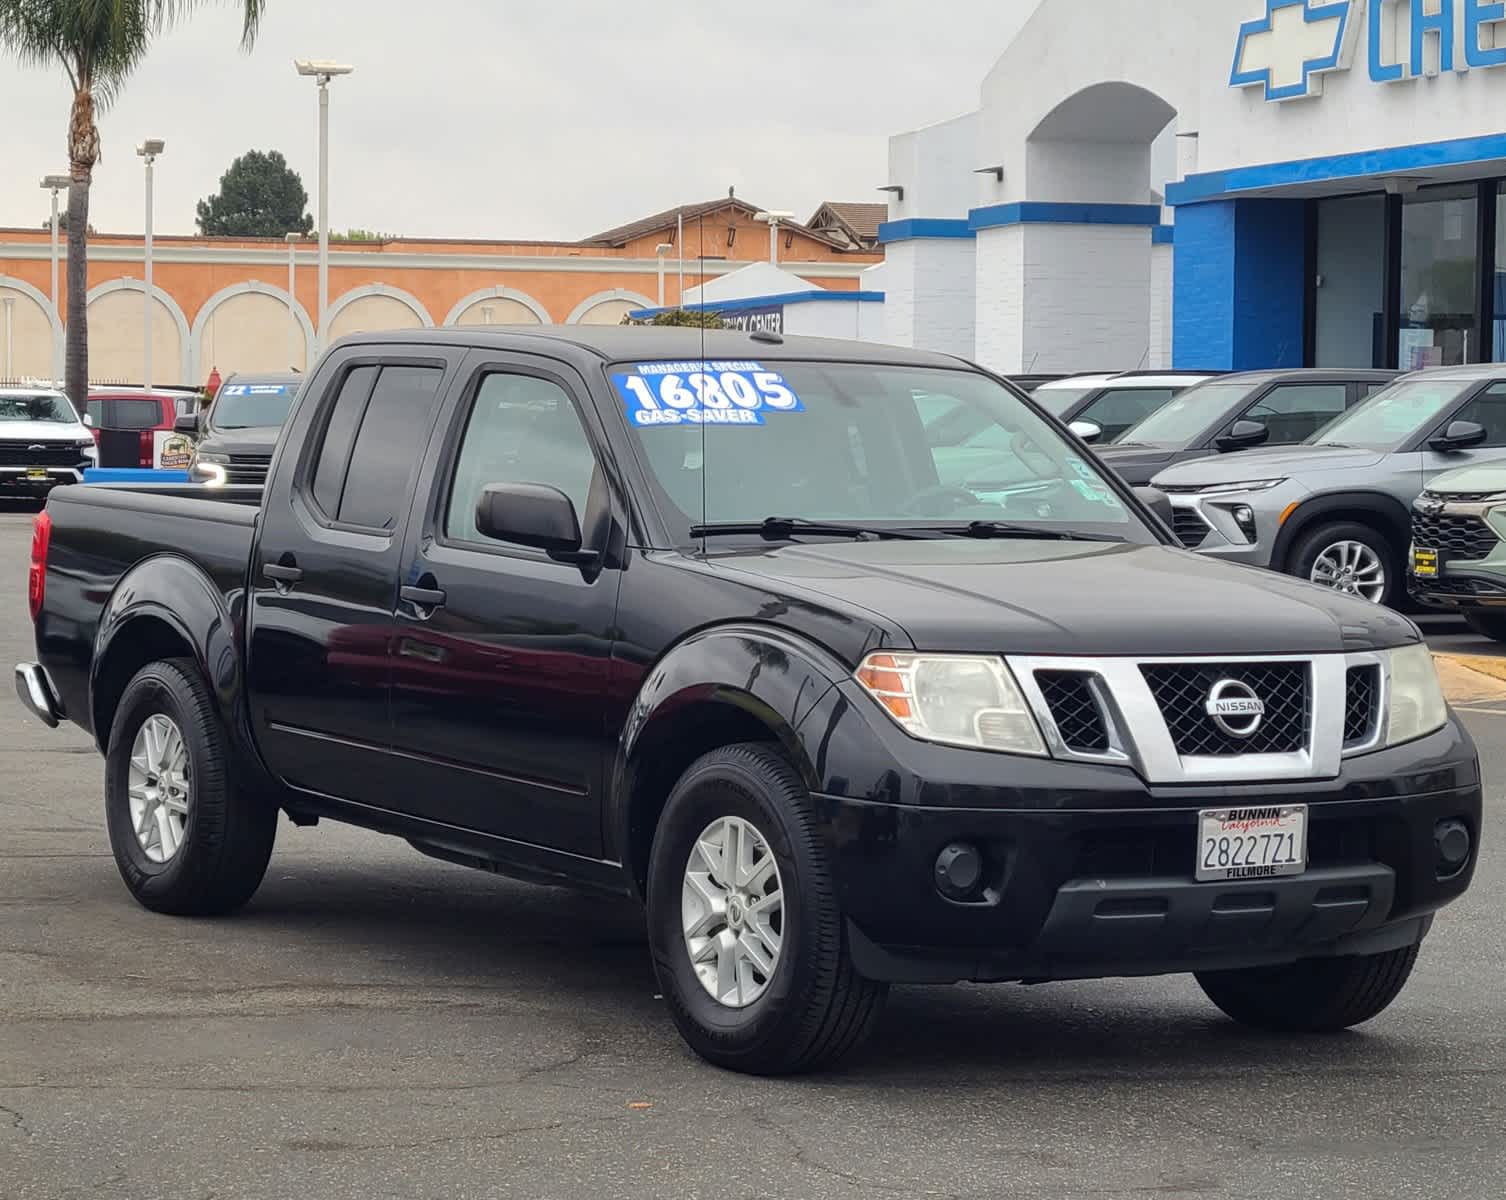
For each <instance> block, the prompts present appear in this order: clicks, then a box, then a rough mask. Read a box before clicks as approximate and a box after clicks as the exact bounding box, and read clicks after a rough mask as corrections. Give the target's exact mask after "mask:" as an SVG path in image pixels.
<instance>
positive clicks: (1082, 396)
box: [1032, 371, 1213, 446]
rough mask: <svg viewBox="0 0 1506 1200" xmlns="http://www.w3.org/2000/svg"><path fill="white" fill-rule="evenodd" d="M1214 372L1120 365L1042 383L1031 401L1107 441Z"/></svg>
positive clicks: (1082, 433) (1089, 438) (1086, 435)
mask: <svg viewBox="0 0 1506 1200" xmlns="http://www.w3.org/2000/svg"><path fill="white" fill-rule="evenodd" d="M1211 378H1213V376H1212V375H1211V374H1208V373H1203V372H1195V371H1121V372H1120V373H1118V374H1116V375H1077V376H1073V377H1071V378H1068V379H1060V380H1056V381H1055V382H1052V383H1045V384H1042V385H1041V386H1040V387H1038V388H1036V389H1035V391H1034V392H1033V393H1032V396H1033V397H1034V399H1035V402H1036V403H1037V404H1039V405H1040V406H1041V407H1042V408H1044V409H1045V410H1046V411H1047V412H1049V413H1050V414H1051V415H1052V416H1053V417H1055V418H1056V419H1057V420H1059V421H1061V422H1062V423H1063V424H1066V425H1071V426H1072V427H1073V432H1074V433H1076V434H1077V435H1078V436H1079V437H1081V438H1082V439H1083V440H1084V441H1086V442H1092V443H1094V444H1096V445H1099V446H1107V445H1108V444H1110V443H1111V442H1114V441H1116V440H1117V439H1118V438H1120V437H1122V436H1124V434H1126V433H1128V432H1129V430H1130V429H1131V428H1132V427H1134V426H1135V425H1138V424H1139V423H1140V422H1141V421H1143V420H1144V419H1145V418H1146V417H1148V416H1150V414H1151V413H1153V412H1156V411H1158V410H1159V409H1161V408H1162V407H1163V406H1165V405H1167V404H1169V403H1171V401H1172V400H1174V399H1175V398H1176V397H1177V396H1180V395H1181V394H1182V393H1184V392H1185V391H1187V389H1188V388H1191V387H1196V386H1197V385H1198V384H1200V383H1202V382H1203V381H1204V380H1207V379H1211Z"/></svg>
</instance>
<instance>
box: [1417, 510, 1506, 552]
mask: <svg viewBox="0 0 1506 1200" xmlns="http://www.w3.org/2000/svg"><path fill="white" fill-rule="evenodd" d="M1412 541H1413V542H1414V543H1415V544H1416V545H1418V546H1421V547H1422V548H1423V549H1425V550H1438V551H1440V552H1442V553H1444V554H1446V555H1447V556H1448V557H1449V558H1450V559H1452V560H1453V561H1455V562H1479V561H1480V559H1482V558H1487V557H1489V556H1490V554H1491V552H1492V551H1493V550H1494V549H1495V548H1496V547H1497V546H1498V545H1500V543H1501V539H1500V536H1499V535H1498V534H1497V533H1496V531H1495V530H1494V529H1492V528H1491V527H1490V526H1489V525H1487V524H1486V523H1485V522H1484V521H1482V520H1481V519H1480V518H1479V517H1466V516H1458V515H1455V514H1452V513H1439V514H1438V515H1437V516H1431V515H1429V514H1427V513H1422V512H1413V514H1412Z"/></svg>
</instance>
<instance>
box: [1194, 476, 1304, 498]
mask: <svg viewBox="0 0 1506 1200" xmlns="http://www.w3.org/2000/svg"><path fill="white" fill-rule="evenodd" d="M1285 482H1286V480H1285V479H1246V480H1242V481H1240V482H1239V483H1210V484H1209V485H1208V486H1207V487H1203V488H1198V492H1197V494H1198V495H1199V496H1219V495H1223V494H1224V493H1226V492H1229V493H1233V492H1268V491H1270V490H1271V489H1272V488H1273V487H1280V486H1281V485H1282V484H1283V483H1285Z"/></svg>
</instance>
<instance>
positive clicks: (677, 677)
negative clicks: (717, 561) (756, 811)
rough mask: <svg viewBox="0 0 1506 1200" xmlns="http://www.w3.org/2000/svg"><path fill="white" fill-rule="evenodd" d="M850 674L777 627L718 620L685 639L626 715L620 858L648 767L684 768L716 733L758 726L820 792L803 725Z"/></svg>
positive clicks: (621, 746)
mask: <svg viewBox="0 0 1506 1200" xmlns="http://www.w3.org/2000/svg"><path fill="white" fill-rule="evenodd" d="M850 673H851V672H850V668H848V667H847V665H846V664H844V663H843V662H842V661H841V660H840V659H839V658H837V657H836V656H835V655H833V654H832V653H831V652H830V651H828V650H825V649H823V648H822V647H820V646H819V645H817V644H815V643H813V642H809V641H806V640H805V639H803V638H799V637H797V636H795V635H793V634H791V633H790V632H788V631H787V630H784V629H780V628H778V627H775V626H768V625H757V624H739V625H727V626H720V627H717V628H714V629H708V630H703V631H701V632H699V633H695V634H692V635H691V636H689V637H687V638H686V639H685V640H684V641H682V642H679V643H678V644H677V645H675V646H674V647H673V648H672V649H671V650H670V651H669V652H668V653H667V654H665V655H664V656H663V657H662V658H661V659H660V660H659V662H658V663H657V664H656V665H655V666H654V667H653V669H652V670H651V671H649V673H648V674H647V676H645V677H644V680H643V683H642V685H641V686H640V687H639V689H638V693H637V695H636V696H635V698H634V700H633V703H632V706H631V708H630V709H629V711H628V717H627V721H626V723H625V725H624V726H623V730H622V736H621V738H620V739H619V741H618V745H617V753H616V757H615V761H614V763H613V767H612V775H611V787H610V789H609V792H608V811H607V813H606V821H605V824H606V830H605V832H606V834H607V837H608V842H609V844H610V845H611V846H613V847H614V848H616V849H617V850H618V851H621V852H622V853H623V854H624V855H626V853H627V850H628V847H630V846H631V845H632V829H631V823H632V811H631V810H632V799H633V795H634V791H635V784H636V782H637V781H638V780H639V779H640V778H642V776H643V773H644V771H645V770H646V769H647V770H652V769H654V768H655V767H660V768H662V767H663V765H664V762H665V761H666V760H670V759H672V760H673V761H674V762H675V763H677V764H678V765H681V766H682V767H683V766H688V765H689V762H690V761H693V760H694V758H696V757H699V756H700V755H701V754H704V753H706V752H707V751H708V750H710V749H714V748H715V746H716V745H717V744H721V743H720V742H719V741H718V740H717V737H718V731H723V730H737V729H749V730H751V729H753V728H754V727H755V726H757V727H758V728H760V729H761V730H762V731H763V736H765V737H767V736H772V737H774V738H776V739H778V741H779V743H780V745H781V746H782V747H783V748H784V750H785V753H786V754H787V755H788V756H789V759H790V761H791V762H792V763H793V764H794V765H795V767H796V769H797V770H798V771H799V772H800V774H801V776H802V777H803V778H804V780H805V781H806V783H807V785H808V786H810V787H812V788H814V787H815V784H816V771H815V767H814V765H813V762H812V759H811V756H810V754H809V753H808V752H807V749H806V747H805V745H804V744H803V742H802V741H801V738H800V736H799V734H798V732H797V731H798V729H799V727H800V725H801V723H802V722H803V721H804V720H805V718H806V716H807V715H808V714H809V713H810V712H811V711H813V710H814V709H815V707H816V705H817V704H818V703H819V702H820V700H821V698H822V697H823V696H824V695H826V693H827V692H829V691H830V690H831V689H832V687H834V686H835V685H836V684H837V682H838V681H839V680H841V679H845V678H846V677H847V676H848V675H849V674H850ZM697 731H702V736H700V738H699V740H698V734H697ZM703 741H706V742H708V743H709V744H701V743H702V742H703ZM681 759H683V760H685V761H684V762H683V763H680V760H681ZM675 777H678V773H677V772H676V774H675Z"/></svg>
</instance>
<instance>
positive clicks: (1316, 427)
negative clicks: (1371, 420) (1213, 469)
mask: <svg viewBox="0 0 1506 1200" xmlns="http://www.w3.org/2000/svg"><path fill="white" fill-rule="evenodd" d="M1395 378H1396V372H1395V371H1331V370H1294V371H1249V372H1243V373H1241V374H1238V375H1225V376H1223V377H1222V378H1219V379H1213V380H1210V381H1208V382H1207V383H1202V384H1199V385H1198V386H1197V387H1194V388H1192V389H1190V390H1189V391H1185V392H1183V393H1182V394H1181V395H1180V396H1178V397H1177V398H1176V399H1175V400H1173V401H1172V402H1171V403H1169V404H1167V405H1165V406H1164V407H1162V408H1160V409H1158V410H1157V411H1156V412H1154V413H1152V414H1151V415H1150V416H1148V417H1146V418H1145V420H1143V421H1141V422H1140V423H1139V424H1138V425H1136V426H1135V427H1134V428H1133V429H1131V430H1128V431H1127V432H1125V433H1124V434H1123V436H1121V437H1120V438H1119V440H1118V441H1117V442H1116V443H1115V444H1114V445H1112V446H1104V447H1102V448H1101V449H1100V450H1099V454H1098V456H1099V458H1100V459H1102V460H1103V462H1105V463H1106V464H1108V465H1109V466H1110V467H1112V468H1113V469H1114V470H1115V471H1116V472H1118V473H1119V475H1120V476H1122V477H1123V478H1124V479H1125V480H1126V481H1127V482H1129V483H1130V484H1132V485H1134V486H1137V487H1139V486H1142V485H1144V484H1147V483H1149V482H1150V481H1151V480H1152V479H1153V478H1154V477H1155V476H1156V475H1158V474H1160V473H1161V472H1162V471H1164V470H1166V468H1167V467H1170V466H1172V465H1173V464H1175V463H1180V462H1187V461H1189V460H1191V459H1195V458H1208V457H1211V456H1212V455H1215V454H1231V453H1234V452H1235V451H1241V450H1251V449H1255V448H1257V447H1267V448H1274V447H1277V446H1295V445H1298V444H1299V443H1301V442H1305V441H1307V440H1309V439H1310V438H1312V437H1314V436H1316V435H1317V434H1318V433H1319V432H1320V431H1322V429H1323V428H1324V427H1325V426H1327V425H1329V424H1331V423H1332V422H1334V421H1335V420H1337V419H1338V418H1339V417H1341V416H1343V415H1344V413H1345V412H1347V411H1348V410H1349V409H1351V408H1353V407H1354V406H1355V405H1356V404H1358V403H1359V402H1360V401H1362V400H1364V399H1366V398H1367V397H1368V396H1370V395H1372V394H1373V393H1374V392H1376V391H1379V390H1380V389H1381V388H1383V387H1385V386H1387V385H1388V384H1389V383H1391V382H1392V381H1393V380H1394V379H1395Z"/></svg>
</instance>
